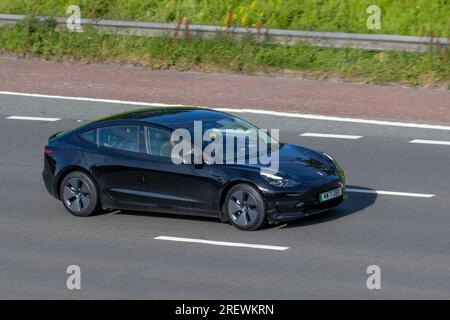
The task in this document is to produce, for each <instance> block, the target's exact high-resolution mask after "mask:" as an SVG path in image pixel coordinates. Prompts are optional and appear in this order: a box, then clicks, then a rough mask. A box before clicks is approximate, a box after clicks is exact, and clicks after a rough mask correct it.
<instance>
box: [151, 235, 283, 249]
mask: <svg viewBox="0 0 450 320" xmlns="http://www.w3.org/2000/svg"><path fill="white" fill-rule="evenodd" d="M154 239H155V240H166V241H177V242H191V243H201V244H210V245H214V246H226V247H240V248H252V249H264V250H277V251H285V250H287V249H289V247H279V246H268V245H262V244H251V243H239V242H226V241H213V240H204V239H192V238H180V237H168V236H159V237H155V238H154Z"/></svg>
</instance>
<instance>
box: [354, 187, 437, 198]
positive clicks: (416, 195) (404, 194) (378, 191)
mask: <svg viewBox="0 0 450 320" xmlns="http://www.w3.org/2000/svg"><path fill="white" fill-rule="evenodd" d="M346 190H347V191H348V192H356V193H370V194H380V195H387V196H401V197H415V198H432V197H434V194H426V193H410V192H394V191H382V190H366V189H353V188H348V189H346Z"/></svg>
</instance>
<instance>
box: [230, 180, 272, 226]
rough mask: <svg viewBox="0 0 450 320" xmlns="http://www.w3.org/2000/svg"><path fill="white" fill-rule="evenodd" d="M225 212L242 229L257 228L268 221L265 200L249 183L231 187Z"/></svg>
mask: <svg viewBox="0 0 450 320" xmlns="http://www.w3.org/2000/svg"><path fill="white" fill-rule="evenodd" d="M225 212H226V214H227V215H228V219H229V221H230V222H231V223H232V224H233V225H234V226H236V227H237V228H238V229H241V230H256V229H259V228H260V227H261V226H262V225H263V224H264V223H265V222H266V212H265V206H264V201H263V199H262V197H261V195H260V194H259V192H258V191H257V190H256V189H255V188H253V187H252V186H250V185H248V184H238V185H236V186H234V187H233V188H231V190H230V191H229V192H228V194H227V197H226V199H225Z"/></svg>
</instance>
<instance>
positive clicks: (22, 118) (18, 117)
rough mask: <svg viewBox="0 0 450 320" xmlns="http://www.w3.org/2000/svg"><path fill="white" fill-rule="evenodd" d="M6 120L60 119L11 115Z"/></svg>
mask: <svg viewBox="0 0 450 320" xmlns="http://www.w3.org/2000/svg"><path fill="white" fill-rule="evenodd" d="M6 119H8V120H26V121H48V122H55V121H59V120H61V118H42V117H23V116H11V117H7V118H6Z"/></svg>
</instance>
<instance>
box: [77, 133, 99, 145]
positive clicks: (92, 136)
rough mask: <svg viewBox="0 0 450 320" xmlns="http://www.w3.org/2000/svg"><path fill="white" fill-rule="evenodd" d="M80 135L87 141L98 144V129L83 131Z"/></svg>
mask: <svg viewBox="0 0 450 320" xmlns="http://www.w3.org/2000/svg"><path fill="white" fill-rule="evenodd" d="M80 137H81V138H82V139H83V140H84V141H86V142H89V143H93V144H97V130H90V131H86V132H83V133H81V134H80Z"/></svg>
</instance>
